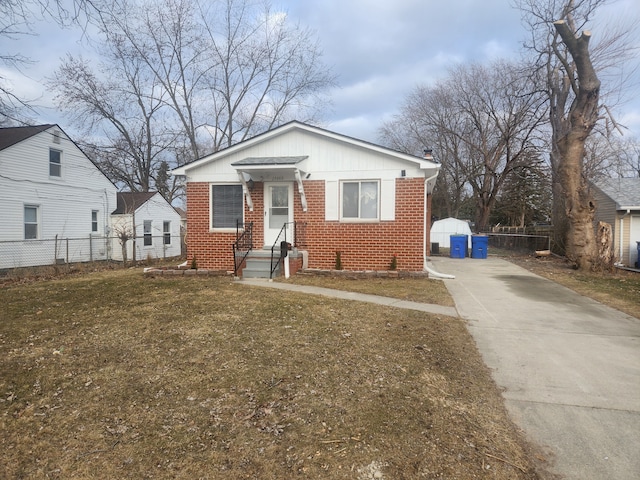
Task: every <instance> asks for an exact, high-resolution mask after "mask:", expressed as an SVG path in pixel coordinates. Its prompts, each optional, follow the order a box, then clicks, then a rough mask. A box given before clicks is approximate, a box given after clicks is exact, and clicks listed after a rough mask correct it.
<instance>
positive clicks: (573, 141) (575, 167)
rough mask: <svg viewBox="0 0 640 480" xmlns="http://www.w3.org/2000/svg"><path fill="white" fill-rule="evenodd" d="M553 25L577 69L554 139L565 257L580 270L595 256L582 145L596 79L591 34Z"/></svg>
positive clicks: (594, 106) (591, 122) (594, 112)
mask: <svg viewBox="0 0 640 480" xmlns="http://www.w3.org/2000/svg"><path fill="white" fill-rule="evenodd" d="M554 26H555V28H556V30H557V32H558V34H559V35H560V37H561V38H562V41H563V43H564V44H565V45H566V47H567V49H568V50H569V53H570V54H571V56H572V57H573V61H574V63H575V65H576V70H577V77H578V78H577V81H576V89H577V92H576V97H575V99H574V100H573V102H572V104H571V108H570V110H569V116H568V120H569V122H568V128H567V130H566V131H565V132H563V135H562V136H560V137H559V138H558V142H557V147H558V153H559V154H560V165H559V168H558V180H559V182H560V185H561V186H562V190H563V198H564V200H565V211H566V215H567V219H568V220H569V229H568V231H567V242H566V255H567V258H568V259H569V260H571V261H572V262H573V263H574V264H575V266H576V267H577V268H579V269H581V270H588V269H591V268H593V267H594V265H595V262H596V256H597V248H596V241H595V233H594V229H593V214H594V211H595V204H594V202H593V199H592V198H591V194H590V191H589V187H588V185H587V182H586V179H585V178H584V175H583V166H584V152H585V149H584V144H585V141H586V139H587V137H588V136H589V134H590V133H591V131H592V130H593V127H594V126H595V124H596V121H597V120H598V106H599V98H600V80H599V79H598V77H597V75H596V72H595V69H594V68H593V65H592V63H591V58H590V56H589V40H590V38H591V34H590V33H589V32H587V31H585V32H583V33H582V35H580V37H576V36H575V35H574V33H573V32H572V31H571V29H570V28H569V26H568V25H567V23H566V22H565V21H564V20H559V21H557V22H554Z"/></svg>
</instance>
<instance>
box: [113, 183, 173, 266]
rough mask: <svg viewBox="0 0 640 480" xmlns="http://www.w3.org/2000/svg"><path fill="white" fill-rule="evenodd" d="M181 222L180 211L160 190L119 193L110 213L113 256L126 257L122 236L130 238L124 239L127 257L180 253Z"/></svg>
mask: <svg viewBox="0 0 640 480" xmlns="http://www.w3.org/2000/svg"><path fill="white" fill-rule="evenodd" d="M180 222H181V219H180V214H179V213H178V212H177V211H176V209H175V208H173V207H172V206H171V204H170V203H169V202H167V201H166V200H165V199H164V197H163V196H162V195H160V194H159V193H158V192H128V193H123V192H121V193H118V205H117V208H116V209H115V210H114V211H113V213H112V215H111V229H112V235H113V252H112V253H113V255H112V258H113V259H114V260H119V261H122V260H123V251H122V243H121V239H122V237H123V236H126V237H128V238H131V239H130V240H128V241H126V242H125V245H126V249H127V252H126V254H127V258H126V259H127V260H128V261H131V260H134V259H135V260H145V259H147V258H167V257H177V256H179V255H180V254H181V245H180ZM134 237H135V238H134ZM134 249H135V258H134V256H133V252H134Z"/></svg>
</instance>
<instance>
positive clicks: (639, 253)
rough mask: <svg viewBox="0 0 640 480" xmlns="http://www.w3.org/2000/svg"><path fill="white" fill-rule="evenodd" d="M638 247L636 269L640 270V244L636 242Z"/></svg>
mask: <svg viewBox="0 0 640 480" xmlns="http://www.w3.org/2000/svg"><path fill="white" fill-rule="evenodd" d="M636 245H637V246H638V260H637V261H636V268H640V242H636Z"/></svg>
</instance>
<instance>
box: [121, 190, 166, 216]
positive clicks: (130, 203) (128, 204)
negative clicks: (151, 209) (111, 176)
mask: <svg viewBox="0 0 640 480" xmlns="http://www.w3.org/2000/svg"><path fill="white" fill-rule="evenodd" d="M156 193H158V192H118V197H117V198H118V203H117V206H116V209H115V210H114V211H113V215H123V214H127V213H133V212H135V211H136V210H137V209H138V208H140V207H141V206H142V205H144V204H145V203H146V202H147V201H148V200H149V199H150V198H151V197H153V196H154V195H155V194H156Z"/></svg>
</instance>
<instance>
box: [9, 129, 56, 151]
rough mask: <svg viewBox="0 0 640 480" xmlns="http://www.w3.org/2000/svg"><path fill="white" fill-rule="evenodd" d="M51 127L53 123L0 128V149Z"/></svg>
mask: <svg viewBox="0 0 640 480" xmlns="http://www.w3.org/2000/svg"><path fill="white" fill-rule="evenodd" d="M51 127H55V125H52V124H47V125H35V126H32V127H7V128H0V150H4V149H5V148H8V147H10V146H11V145H15V144H16V143H20V142H22V141H23V140H26V139H27V138H29V137H33V136H34V135H37V134H38V133H40V132H44V131H45V130H48V129H50V128H51Z"/></svg>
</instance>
